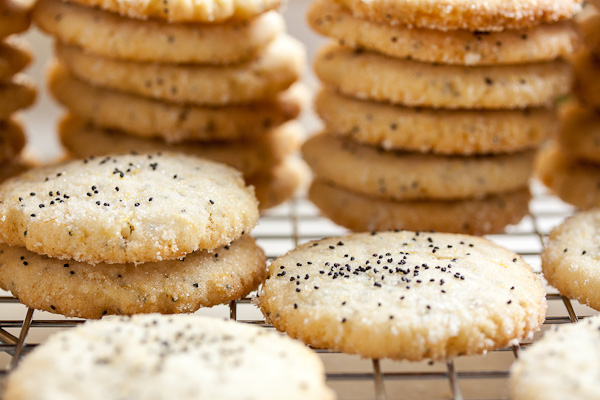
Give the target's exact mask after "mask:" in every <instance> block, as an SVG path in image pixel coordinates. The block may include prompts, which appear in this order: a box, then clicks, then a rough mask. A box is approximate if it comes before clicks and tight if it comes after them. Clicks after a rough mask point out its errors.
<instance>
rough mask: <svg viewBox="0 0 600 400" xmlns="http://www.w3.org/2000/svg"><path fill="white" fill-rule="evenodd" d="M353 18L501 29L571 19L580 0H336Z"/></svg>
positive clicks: (441, 27) (436, 26)
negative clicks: (348, 10)
mask: <svg viewBox="0 0 600 400" xmlns="http://www.w3.org/2000/svg"><path fill="white" fill-rule="evenodd" d="M336 1H337V2H338V3H340V4H343V5H345V6H346V7H348V8H349V9H350V10H351V11H352V13H353V14H354V15H356V16H357V17H361V18H365V19H368V20H371V21H375V22H379V23H386V24H391V25H408V26H409V27H417V28H428V29H438V30H442V31H446V30H454V29H468V30H471V31H502V30H505V29H521V28H529V27H532V26H536V25H539V24H542V23H551V22H556V21H560V20H563V19H570V18H572V17H573V16H574V15H575V14H576V13H577V12H578V11H580V10H581V4H582V3H583V1H582V0H518V1H506V0H484V1H475V2H474V1H472V0H416V1H411V0H397V1H387V0H371V1H365V0H336Z"/></svg>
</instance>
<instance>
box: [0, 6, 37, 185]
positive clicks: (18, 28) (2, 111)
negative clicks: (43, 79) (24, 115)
mask: <svg viewBox="0 0 600 400" xmlns="http://www.w3.org/2000/svg"><path fill="white" fill-rule="evenodd" d="M30 8H31V7H30V5H29V4H26V3H23V2H21V1H18V0H0V181H3V180H5V179H6V178H8V177H10V176H12V175H14V174H16V173H18V172H20V171H21V170H23V169H24V168H25V163H24V162H23V161H22V159H21V157H20V154H21V151H22V150H23V148H24V147H25V133H24V130H23V125H22V124H21V122H20V121H19V119H18V118H16V117H15V116H14V114H15V113H16V112H17V111H19V110H21V109H24V108H27V107H29V106H31V105H32V104H33V102H34V101H35V96H36V89H35V86H34V84H33V81H31V80H30V79H29V78H28V77H27V76H25V75H24V74H22V73H21V71H23V69H25V68H26V67H27V66H28V65H29V63H30V62H31V50H30V49H29V46H28V45H27V43H26V42H25V41H24V40H22V39H20V38H18V37H16V36H15V34H18V33H21V32H24V31H25V30H27V28H29V25H30V22H31V15H30V11H31V10H30Z"/></svg>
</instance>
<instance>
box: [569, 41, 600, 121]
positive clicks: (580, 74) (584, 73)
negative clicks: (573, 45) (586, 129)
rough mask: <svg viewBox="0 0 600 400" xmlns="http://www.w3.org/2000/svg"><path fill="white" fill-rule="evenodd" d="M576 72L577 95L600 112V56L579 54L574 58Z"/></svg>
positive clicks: (584, 52) (586, 52)
mask: <svg viewBox="0 0 600 400" xmlns="http://www.w3.org/2000/svg"><path fill="white" fill-rule="evenodd" d="M572 61H573V69H574V70H575V77H576V79H575V89H574V92H575V95H576V96H577V97H578V98H579V100H581V101H582V102H583V103H585V104H587V105H588V106H590V107H593V108H596V109H599V110H600V80H599V79H598V75H600V54H594V53H591V52H589V51H582V52H579V53H578V54H577V55H575V57H573V58H572Z"/></svg>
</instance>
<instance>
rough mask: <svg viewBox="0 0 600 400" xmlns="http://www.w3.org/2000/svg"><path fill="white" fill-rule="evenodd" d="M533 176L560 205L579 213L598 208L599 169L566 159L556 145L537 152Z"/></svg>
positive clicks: (598, 167)
mask: <svg viewBox="0 0 600 400" xmlns="http://www.w3.org/2000/svg"><path fill="white" fill-rule="evenodd" d="M535 169H536V174H537V176H538V178H539V179H540V180H541V181H542V182H543V183H544V184H545V185H546V186H548V187H549V188H550V189H551V190H552V191H553V192H554V193H555V194H556V195H557V196H558V197H560V198H561V199H562V200H563V201H565V202H567V203H570V204H573V205H575V206H577V207H579V208H581V209H584V210H586V209H589V208H593V207H600V165H596V164H589V163H583V162H579V161H577V160H574V159H572V158H569V157H567V156H565V154H563V152H562V151H561V150H560V149H559V148H558V146H556V145H551V146H548V147H546V148H544V149H542V150H541V151H540V153H539V154H538V157H537V160H536V166H535Z"/></svg>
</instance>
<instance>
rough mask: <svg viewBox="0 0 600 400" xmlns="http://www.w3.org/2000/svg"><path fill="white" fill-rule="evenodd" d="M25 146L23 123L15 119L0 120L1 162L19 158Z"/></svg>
mask: <svg viewBox="0 0 600 400" xmlns="http://www.w3.org/2000/svg"><path fill="white" fill-rule="evenodd" d="M23 147H25V134H24V133H23V127H22V126H21V123H20V122H18V121H17V120H14V119H9V120H7V121H0V164H3V163H6V162H8V161H11V160H14V159H15V158H17V156H18V154H19V153H20V152H21V150H23Z"/></svg>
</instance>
